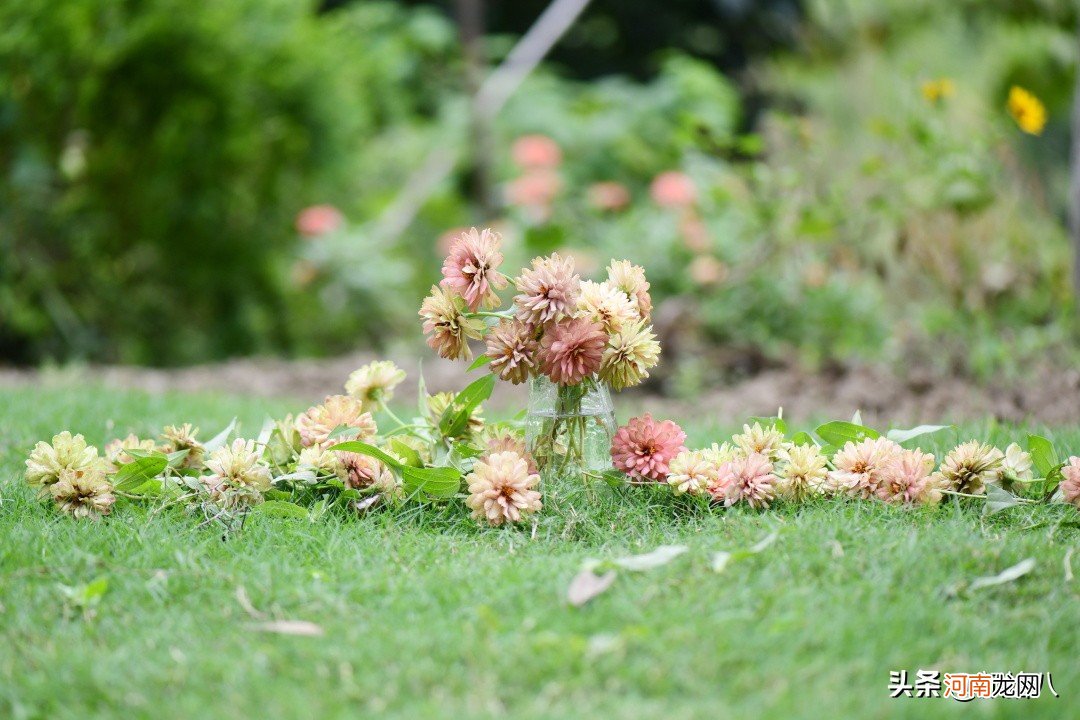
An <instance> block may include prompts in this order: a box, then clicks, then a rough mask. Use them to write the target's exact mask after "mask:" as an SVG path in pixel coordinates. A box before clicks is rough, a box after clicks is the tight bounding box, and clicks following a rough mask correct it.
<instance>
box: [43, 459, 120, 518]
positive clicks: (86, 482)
mask: <svg viewBox="0 0 1080 720" xmlns="http://www.w3.org/2000/svg"><path fill="white" fill-rule="evenodd" d="M49 492H50V493H51V494H52V497H53V500H55V501H56V504H57V506H58V507H59V508H60V509H61V510H62V511H63V512H66V513H68V514H69V515H72V516H73V517H76V518H85V517H97V516H100V515H108V514H109V512H110V511H111V510H112V506H113V503H115V502H116V496H115V495H113V486H112V483H110V482H109V481H108V479H107V478H106V477H105V471H104V470H103V469H102V467H101V466H100V464H98V465H94V466H91V467H89V468H83V469H78V470H74V469H71V468H64V469H62V470H61V471H60V479H59V480H57V481H56V482H55V483H53V484H52V485H50V486H49Z"/></svg>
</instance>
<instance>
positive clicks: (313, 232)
mask: <svg viewBox="0 0 1080 720" xmlns="http://www.w3.org/2000/svg"><path fill="white" fill-rule="evenodd" d="M344 225H345V216H344V215H342V214H341V211H340V210H338V209H337V208H336V207H334V206H333V205H312V206H311V207H306V208H304V209H303V210H301V211H300V212H299V214H297V216H296V230H297V232H299V233H300V234H301V235H304V236H305V237H309V238H313V237H318V236H319V235H326V234H327V233H332V232H335V231H337V230H340V229H341V228H342V227H343V226H344Z"/></svg>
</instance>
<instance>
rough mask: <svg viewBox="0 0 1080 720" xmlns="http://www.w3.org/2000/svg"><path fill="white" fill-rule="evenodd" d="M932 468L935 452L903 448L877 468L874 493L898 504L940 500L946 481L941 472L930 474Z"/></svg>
mask: <svg viewBox="0 0 1080 720" xmlns="http://www.w3.org/2000/svg"><path fill="white" fill-rule="evenodd" d="M933 469H934V456H933V455H931V454H929V453H924V452H923V451H922V450H901V451H900V452H899V453H898V454H896V455H895V456H894V457H893V459H892V460H891V461H890V462H888V463H886V464H885V466H884V467H883V468H882V469H881V470H880V471H879V472H878V477H879V482H878V485H877V489H876V490H875V493H876V494H877V496H878V497H879V498H881V499H882V500H884V501H885V502H887V503H893V504H897V505H914V504H916V503H928V504H932V503H937V502H940V501H941V490H942V486H943V485H944V484H945V483H944V480H943V479H942V478H940V476H934V475H931V471H932V470H933Z"/></svg>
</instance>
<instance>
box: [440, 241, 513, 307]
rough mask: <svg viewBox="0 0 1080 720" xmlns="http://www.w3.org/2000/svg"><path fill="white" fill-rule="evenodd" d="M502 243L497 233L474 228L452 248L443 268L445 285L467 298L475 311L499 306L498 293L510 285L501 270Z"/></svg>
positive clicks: (467, 303) (468, 303)
mask: <svg viewBox="0 0 1080 720" xmlns="http://www.w3.org/2000/svg"><path fill="white" fill-rule="evenodd" d="M501 244H502V238H501V237H500V236H499V233H497V232H495V231H494V230H490V229H488V228H485V229H484V230H482V231H477V229H476V228H470V229H469V230H468V231H467V232H463V233H462V234H461V235H459V236H458V238H457V239H456V240H454V242H453V243H452V244H451V245H450V252H449V253H448V254H447V256H446V260H445V261H444V262H443V266H442V274H443V279H442V282H441V284H442V285H443V286H444V287H448V288H450V289H451V290H454V291H455V292H456V293H457V294H458V295H461V296H462V297H463V298H465V304H466V305H468V307H469V309H470V310H472V311H473V312H476V311H477V310H479V309H480V307H481V306H484V307H489V308H493V307H498V306H499V296H498V295H497V294H496V293H495V290H496V289H501V288H504V287H506V283H507V280H506V277H505V276H504V275H503V274H502V273H501V272H499V270H498V267H499V265H501V264H502V261H503V254H502V251H501V250H500V249H499V248H500V246H501Z"/></svg>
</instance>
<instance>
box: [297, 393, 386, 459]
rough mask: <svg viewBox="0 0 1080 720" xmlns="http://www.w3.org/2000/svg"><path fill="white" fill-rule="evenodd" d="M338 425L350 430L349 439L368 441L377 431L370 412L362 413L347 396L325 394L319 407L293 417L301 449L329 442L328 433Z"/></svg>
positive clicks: (357, 405) (356, 404) (360, 405)
mask: <svg viewBox="0 0 1080 720" xmlns="http://www.w3.org/2000/svg"><path fill="white" fill-rule="evenodd" d="M342 425H345V426H347V427H350V428H353V432H350V433H349V438H350V439H358V440H368V439H370V438H373V437H375V433H376V432H377V429H376V427H375V420H374V419H373V418H372V417H371V413H369V412H365V411H364V405H363V403H362V402H360V401H359V400H357V399H356V398H354V397H351V396H349V395H328V396H327V397H326V400H324V401H323V403H322V405H314V406H312V407H309V408H308V409H307V411H305V412H303V413H301V414H300V415H299V416H298V417H297V418H296V431H297V432H299V433H300V441H301V443H303V445H304V447H310V446H312V445H323V444H324V443H326V442H327V440H329V439H330V433H332V432H334V429H335V428H338V427H340V426H342ZM344 440H345V437H344V436H343V437H342V442H344Z"/></svg>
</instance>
